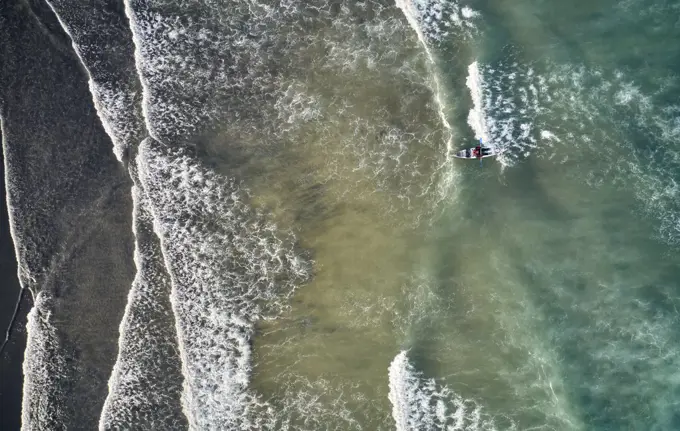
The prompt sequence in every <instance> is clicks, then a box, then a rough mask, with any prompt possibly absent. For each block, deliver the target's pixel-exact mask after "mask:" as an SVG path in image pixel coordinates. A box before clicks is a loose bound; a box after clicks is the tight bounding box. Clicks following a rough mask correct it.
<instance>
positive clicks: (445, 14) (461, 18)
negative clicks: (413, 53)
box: [396, 0, 479, 43]
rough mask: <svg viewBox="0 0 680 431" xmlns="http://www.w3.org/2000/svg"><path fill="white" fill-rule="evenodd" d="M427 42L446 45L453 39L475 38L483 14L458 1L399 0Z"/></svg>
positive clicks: (405, 13)
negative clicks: (478, 22)
mask: <svg viewBox="0 0 680 431" xmlns="http://www.w3.org/2000/svg"><path fill="white" fill-rule="evenodd" d="M396 5H397V7H398V8H399V9H401V10H402V11H403V12H404V15H405V16H406V19H407V20H408V21H409V23H410V24H411V27H413V29H414V30H415V31H416V33H417V34H418V37H419V38H420V39H421V41H423V43H433V42H444V41H446V39H447V38H449V37H456V38H469V37H472V36H473V35H474V32H475V31H476V28H477V25H476V22H475V21H476V20H477V19H478V17H479V12H477V11H475V10H474V9H472V8H470V7H469V6H463V7H461V6H460V5H459V4H458V3H457V2H455V1H443V0H396Z"/></svg>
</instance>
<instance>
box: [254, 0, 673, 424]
mask: <svg viewBox="0 0 680 431" xmlns="http://www.w3.org/2000/svg"><path fill="white" fill-rule="evenodd" d="M470 6H471V7H473V9H475V10H476V11H477V12H478V17H477V18H476V21H475V26H476V29H475V30H474V31H472V32H470V34H469V35H468V34H467V33H465V35H463V33H456V32H455V31H454V32H453V33H452V34H451V35H448V36H445V37H442V38H439V39H437V40H435V39H431V40H425V41H423V40H419V39H418V34H417V33H416V32H415V31H414V29H413V27H412V26H411V25H410V24H409V22H407V20H405V19H404V17H403V14H402V15H400V11H399V10H395V9H391V8H390V7H387V8H386V9H385V11H383V12H382V13H381V14H377V15H376V16H375V17H373V18H371V19H368V21H367V22H368V23H367V24H366V23H364V24H362V25H360V26H359V27H358V28H360V29H361V30H360V31H357V30H356V28H355V27H352V25H353V24H349V23H353V22H354V21H352V20H353V19H355V15H352V14H351V13H350V14H348V15H346V16H345V15H343V14H340V15H339V16H336V17H335V20H336V22H337V23H342V24H337V25H336V26H335V27H332V28H324V29H323V30H319V35H318V38H317V39H316V40H317V43H316V44H315V45H312V46H311V47H310V48H308V49H307V50H304V49H303V50H302V51H300V52H302V53H301V54H298V55H299V56H300V58H315V61H314V63H313V64H312V65H311V66H310V68H309V69H308V70H307V71H306V72H305V78H304V79H298V78H299V77H298V75H296V73H297V72H298V71H291V73H290V74H289V75H286V78H285V79H287V80H289V81H286V82H289V83H290V85H291V88H297V89H300V90H299V94H300V95H301V96H300V98H298V99H295V100H298V102H296V103H293V104H291V106H295V107H297V108H299V109H300V111H299V112H298V111H295V109H292V110H291V111H287V114H290V115H292V116H294V115H296V112H298V114H297V115H299V116H298V117H295V119H294V120H291V121H290V122H289V123H290V124H292V125H291V127H290V129H287V130H286V131H285V133H281V134H279V135H277V136H280V137H281V140H282V142H284V144H283V145H282V146H281V147H278V149H277V150H276V153H275V155H273V156H271V157H270V156H259V157H261V158H260V159H258V160H261V162H258V163H259V164H258V165H257V168H253V170H252V172H245V173H244V177H246V178H249V179H248V181H247V183H248V185H249V187H250V189H251V191H252V194H253V199H254V203H255V204H256V206H257V207H258V208H260V209H261V210H263V211H265V212H266V213H268V214H270V215H271V216H272V218H273V219H274V220H276V221H277V224H278V225H279V226H283V227H284V228H286V229H289V230H291V231H293V232H294V233H295V235H296V236H297V238H298V240H299V243H300V246H301V247H302V248H303V249H305V250H307V251H308V253H309V256H310V257H311V258H312V259H313V261H314V265H313V266H314V277H313V279H312V281H310V282H309V283H308V284H306V285H304V286H302V287H301V288H300V289H299V290H298V291H297V292H296V293H295V294H294V296H293V297H292V298H290V307H289V308H288V309H287V310H286V311H285V312H284V313H283V315H282V316H281V317H280V318H279V319H277V320H271V321H264V322H261V324H260V325H259V327H258V331H257V335H256V337H255V339H254V343H253V345H254V374H253V386H254V388H255V389H256V391H257V392H258V393H259V394H261V395H262V397H263V398H264V399H266V400H268V401H270V402H271V403H272V405H274V406H277V408H280V409H283V410H284V411H286V410H290V411H293V412H294V413H292V414H291V418H292V419H290V421H291V422H290V424H292V426H293V427H307V428H309V429H355V428H356V429H393V428H394V419H393V415H394V414H397V413H395V411H398V410H399V411H402V413H403V408H401V407H398V406H395V405H393V404H391V403H390V400H389V397H388V395H389V393H390V386H389V385H390V383H391V382H390V379H389V378H388V368H389V367H390V364H391V363H392V361H393V360H394V359H395V357H396V356H397V355H398V354H399V352H401V351H402V350H407V351H408V353H407V355H408V358H409V362H410V364H411V368H409V371H408V373H407V374H408V376H407V378H406V380H407V381H409V382H411V383H413V384H414V385H415V386H418V385H420V387H421V390H422V393H420V394H421V396H422V397H424V401H422V400H423V398H420V400H421V401H422V402H424V404H422V405H421V404H417V403H416V404H412V405H410V407H409V408H408V409H407V410H409V412H408V413H407V415H411V417H412V418H415V419H413V421H414V422H413V423H416V424H417V423H419V422H418V421H421V425H420V426H418V425H416V426H412V427H411V428H414V429H440V428H443V427H444V424H449V425H451V424H452V423H453V422H452V421H453V419H451V418H449V419H441V418H440V419H437V418H435V416H436V415H435V416H432V417H429V416H427V414H425V413H418V412H419V411H425V410H426V409H425V407H423V406H424V405H435V404H437V403H442V405H446V406H447V407H448V408H449V411H454V412H455V411H459V412H461V411H462V408H461V407H460V405H459V404H456V402H457V401H456V400H468V403H475V404H474V405H475V406H477V407H478V408H479V412H481V413H479V415H481V416H480V417H482V418H483V420H481V419H480V420H479V421H477V422H475V419H474V416H475V413H473V411H472V410H473V409H467V410H465V413H461V415H462V417H464V418H465V420H466V421H468V425H467V426H468V428H465V429H475V428H485V427H486V428H492V427H495V428H497V429H511V428H514V429H556V430H568V429H603V430H610V429H611V430H615V429H641V430H642V429H644V430H648V429H659V430H670V429H674V428H676V427H678V426H680V422H678V421H680V417H678V416H677V413H675V412H677V408H676V407H677V400H678V399H680V398H679V397H680V392H679V391H680V389H678V388H679V386H678V385H680V375H679V374H678V372H677V365H678V360H679V359H680V357H679V356H678V349H677V341H678V340H677V335H676V334H677V332H678V331H677V330H678V311H677V305H678V304H677V302H678V275H679V271H678V267H677V262H678V254H677V247H676V244H677V238H679V236H678V233H677V229H678V228H677V218H676V217H677V215H676V214H677V203H676V197H677V185H676V184H675V179H677V178H678V173H679V172H678V167H679V165H678V163H679V162H680V159H679V158H678V154H679V153H678V149H679V147H678V137H679V133H680V132H679V131H678V108H677V105H674V103H676V102H675V100H676V99H674V95H675V96H677V95H678V93H677V89H678V82H677V77H676V76H675V75H674V74H673V73H671V72H670V65H672V64H677V62H675V63H673V61H671V60H673V59H674V57H675V56H677V54H676V53H675V51H674V50H673V49H672V48H671V46H672V45H673V44H674V43H677V40H678V37H677V36H678V30H677V13H678V7H677V6H676V5H674V4H672V3H670V2H658V4H654V5H647V4H642V3H634V2H628V4H625V3H621V2H619V3H616V2H609V1H606V2H605V1H599V2H579V3H577V4H574V3H570V4H569V5H566V4H557V3H555V2H545V1H541V2H520V3H517V2H485V3H481V4H474V5H470ZM640 8H641V9H640ZM673 17H675V18H673ZM674 19H675V21H674ZM674 22H675V23H676V24H673V23H674ZM435 25H436V23H435ZM428 26H429V27H428ZM349 28H354V30H352V31H353V33H352V36H351V37H350V36H348V35H349V30H348V29H349ZM423 28H424V29H425V30H423V32H424V33H427V29H430V30H431V29H432V25H431V24H428V25H424V26H423ZM425 47H427V48H428V49H427V50H425ZM318 52H325V53H326V55H327V56H326V57H324V58H317V57H315V55H317V54H318ZM474 61H478V63H479V74H480V77H481V81H482V84H481V89H480V91H481V93H482V101H483V103H484V106H483V107H482V108H479V107H477V108H479V109H481V112H482V114H481V115H482V117H483V118H484V120H485V122H486V133H487V134H488V135H489V136H488V138H489V139H491V140H492V141H493V143H494V144H496V145H499V146H501V147H503V148H506V152H505V153H504V154H503V156H502V157H500V158H499V159H497V160H494V159H490V160H489V159H487V160H485V161H484V163H483V165H482V166H481V167H480V166H479V164H478V163H477V162H476V161H460V160H453V159H450V158H448V157H447V149H448V148H449V146H450V147H451V148H453V149H457V148H464V147H469V146H471V145H473V143H474V142H475V136H474V134H475V132H476V131H475V130H472V129H471V128H470V127H469V125H468V124H467V116H468V113H469V111H470V110H471V109H474V108H475V106H474V101H473V99H471V95H470V89H469V88H468V87H467V86H466V82H465V80H466V77H467V75H468V74H469V73H470V72H469V70H468V66H469V65H470V64H471V63H472V62H474ZM294 72H295V73H294ZM295 86H297V87H295ZM296 91H297V90H296ZM438 99H439V102H438ZM305 107H307V108H309V109H310V111H304V109H303V108H305ZM289 109H290V108H289ZM303 111H304V112H306V113H303ZM440 111H441V112H443V114H444V118H443V119H442V117H441V116H440ZM303 117H304V118H305V119H304V120H303V121H299V119H300V118H303ZM291 118H292V117H291ZM449 126H450V129H449ZM248 166H251V167H252V165H248ZM409 373H410V374H409ZM429 378H433V379H435V380H433V381H430V380H427V379H429ZM414 382H415V383H414ZM428 385H434V386H428ZM423 388H424V389H423ZM428 388H429V389H428ZM432 388H435V389H432ZM423 394H424V395H423ZM419 402H420V401H419ZM400 409H401V410H400ZM423 409H425V410H423ZM484 421H486V422H484ZM475 424H476V425H475Z"/></svg>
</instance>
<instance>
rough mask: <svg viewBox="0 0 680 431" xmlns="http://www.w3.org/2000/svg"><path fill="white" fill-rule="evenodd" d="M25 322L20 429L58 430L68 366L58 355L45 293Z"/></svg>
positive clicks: (63, 414) (64, 405) (64, 414)
mask: <svg viewBox="0 0 680 431" xmlns="http://www.w3.org/2000/svg"><path fill="white" fill-rule="evenodd" d="M34 299H35V302H34V304H33V308H32V309H31V311H30V312H29V313H28V320H27V322H26V351H25V352H24V364H23V372H24V385H23V403H22V409H21V429H22V430H26V431H29V430H37V429H58V428H60V427H62V426H63V424H64V423H65V422H66V417H67V416H68V413H67V412H66V411H65V409H66V408H67V406H68V402H67V400H66V399H64V398H65V397H64V395H63V393H62V391H61V390H60V388H59V386H60V385H59V383H62V382H60V381H62V380H64V379H65V378H67V376H65V373H66V370H67V369H68V365H67V362H66V358H64V357H63V355H62V349H61V347H60V345H59V338H58V336H57V329H56V328H55V327H54V325H53V323H52V322H51V320H52V312H51V311H50V309H51V308H52V307H53V304H51V299H50V298H49V296H48V295H47V294H45V292H39V293H38V294H37V295H36V296H35V297H34Z"/></svg>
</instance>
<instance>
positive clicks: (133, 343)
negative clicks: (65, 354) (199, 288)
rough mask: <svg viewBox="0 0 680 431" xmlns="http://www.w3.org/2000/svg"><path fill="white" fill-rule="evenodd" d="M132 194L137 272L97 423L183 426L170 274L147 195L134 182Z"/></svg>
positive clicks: (106, 426) (112, 426)
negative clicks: (106, 394)
mask: <svg viewBox="0 0 680 431" xmlns="http://www.w3.org/2000/svg"><path fill="white" fill-rule="evenodd" d="M132 198H133V205H134V209H133V231H134V234H135V264H136V267H137V274H136V276H135V279H134V281H133V283H132V288H131V289H130V293H129V295H128V302H127V306H126V309H125V314H124V316H123V319H122V321H121V324H120V339H119V348H118V358H117V359H116V363H115V365H114V368H113V372H112V373H111V378H110V380H109V394H108V397H107V398H106V401H105V403H104V407H103V409H102V414H101V417H100V422H99V426H100V429H116V428H126V427H128V426H130V424H137V425H139V426H142V427H148V428H154V429H159V428H164V429H178V428H184V427H185V426H186V425H185V424H184V420H185V418H184V417H183V416H182V412H181V408H180V395H181V387H182V376H181V371H180V360H179V356H178V354H177V347H176V346H177V338H176V332H175V325H174V318H173V316H172V310H171V307H170V279H169V277H168V276H167V274H166V272H165V269H164V267H163V266H162V265H163V259H162V256H161V251H160V247H159V245H158V240H157V239H156V238H155V237H154V236H153V231H152V223H153V220H152V218H151V214H150V213H149V210H148V205H149V203H148V200H147V199H145V197H144V194H143V191H142V190H141V189H140V188H139V187H137V186H134V187H133V188H132Z"/></svg>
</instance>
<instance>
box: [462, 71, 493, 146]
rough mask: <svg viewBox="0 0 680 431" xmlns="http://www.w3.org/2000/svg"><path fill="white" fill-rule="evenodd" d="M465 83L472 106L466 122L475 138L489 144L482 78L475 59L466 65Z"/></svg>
mask: <svg viewBox="0 0 680 431" xmlns="http://www.w3.org/2000/svg"><path fill="white" fill-rule="evenodd" d="M465 85H467V87H468V88H469V89H470V96H471V97H472V108H471V109H470V114H469V115H468V124H469V125H470V127H471V128H472V130H473V132H474V133H475V138H477V139H481V140H483V141H484V142H485V143H487V144H491V142H490V140H489V134H488V132H487V126H486V124H487V121H488V119H487V118H486V114H485V112H484V102H485V100H484V94H483V89H482V79H481V77H480V76H479V66H478V64H477V62H476V61H475V62H474V63H472V64H470V66H468V77H467V79H466V80H465Z"/></svg>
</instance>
